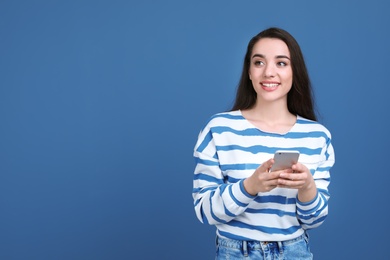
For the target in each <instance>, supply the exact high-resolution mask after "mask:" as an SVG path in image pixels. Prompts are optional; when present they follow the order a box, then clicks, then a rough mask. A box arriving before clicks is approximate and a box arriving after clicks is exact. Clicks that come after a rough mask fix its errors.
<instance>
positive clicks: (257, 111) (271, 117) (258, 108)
mask: <svg viewBox="0 0 390 260" xmlns="http://www.w3.org/2000/svg"><path fill="white" fill-rule="evenodd" d="M241 112H242V115H243V116H244V117H245V118H246V119H247V120H248V121H249V122H251V123H252V124H253V125H255V126H256V127H257V128H259V129H261V130H263V131H266V132H274V133H286V132H288V131H289V130H290V129H291V128H292V127H293V126H294V124H295V123H296V120H297V117H296V116H295V115H293V114H291V113H290V111H288V109H287V105H280V104H277V103H276V102H273V103H268V104H259V102H258V103H256V105H255V106H254V107H253V108H251V109H248V110H243V111H241Z"/></svg>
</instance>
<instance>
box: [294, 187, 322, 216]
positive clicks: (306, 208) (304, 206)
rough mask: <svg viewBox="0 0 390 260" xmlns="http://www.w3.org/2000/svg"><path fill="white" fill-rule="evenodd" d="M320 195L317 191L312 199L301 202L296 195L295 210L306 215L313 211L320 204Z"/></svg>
mask: <svg viewBox="0 0 390 260" xmlns="http://www.w3.org/2000/svg"><path fill="white" fill-rule="evenodd" d="M320 204H321V203H320V196H319V194H318V192H317V194H316V196H315V198H314V199H312V200H311V201H308V202H301V201H299V200H298V197H297V210H298V211H299V212H300V214H303V215H307V214H310V213H313V212H315V211H316V210H317V209H318V207H319V206H320Z"/></svg>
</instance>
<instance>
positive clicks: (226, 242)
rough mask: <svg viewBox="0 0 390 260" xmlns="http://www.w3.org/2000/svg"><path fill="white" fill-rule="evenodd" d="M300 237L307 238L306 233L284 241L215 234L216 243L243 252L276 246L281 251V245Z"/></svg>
mask: <svg viewBox="0 0 390 260" xmlns="http://www.w3.org/2000/svg"><path fill="white" fill-rule="evenodd" d="M302 239H306V240H307V239H308V235H307V233H306V232H305V233H303V234H302V235H300V236H299V237H296V238H293V239H290V240H286V241H245V240H234V239H226V238H221V237H219V236H217V241H216V242H217V244H218V245H220V246H225V247H230V248H237V249H242V250H243V252H244V254H245V253H247V252H248V250H264V249H265V247H269V248H272V247H277V248H278V249H279V251H283V246H287V245H288V244H292V243H295V242H297V241H299V240H302Z"/></svg>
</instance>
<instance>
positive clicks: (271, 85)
mask: <svg viewBox="0 0 390 260" xmlns="http://www.w3.org/2000/svg"><path fill="white" fill-rule="evenodd" d="M262 85H263V86H264V87H267V88H274V87H277V86H278V85H279V84H276V83H273V84H265V83H263V84H262Z"/></svg>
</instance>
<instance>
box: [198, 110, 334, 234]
mask: <svg viewBox="0 0 390 260" xmlns="http://www.w3.org/2000/svg"><path fill="white" fill-rule="evenodd" d="M277 150H298V151H299V152H300V157H299V162H300V163H302V164H304V165H305V166H306V167H307V168H308V169H309V170H310V172H311V174H312V175H313V177H314V181H315V183H316V186H317V195H316V197H315V198H314V199H313V200H312V201H310V202H305V203H303V202H300V201H299V200H298V198H297V195H298V190H297V189H287V188H275V189H273V190H272V191H270V192H263V193H258V194H257V195H256V196H252V195H250V194H249V193H247V192H246V191H245V189H244V186H243V181H244V179H245V178H248V177H249V176H251V175H252V174H253V172H254V171H255V170H256V168H258V167H259V166H260V165H261V163H262V162H265V161H267V160H268V159H270V158H272V157H273V155H274V153H275V151H277ZM194 158H195V162H196V166H195V171H194V179H193V199H194V207H195V212H196V216H197V218H198V219H199V221H201V222H202V223H205V224H210V225H215V226H216V228H217V235H219V236H221V237H224V238H230V239H236V240H257V241H284V240H289V239H293V238H296V237H298V236H300V235H301V234H303V233H304V231H305V230H307V229H311V228H315V227H317V226H319V225H321V224H322V223H323V221H324V220H325V218H326V216H327V214H328V199H329V192H328V185H329V183H330V174H329V170H330V168H331V167H332V166H333V164H334V160H335V157H334V151H333V147H332V144H331V134H330V132H329V131H328V130H327V129H326V128H325V127H324V126H323V125H321V124H319V123H317V122H315V121H311V120H308V119H305V118H303V117H300V116H298V117H297V121H296V123H295V125H294V126H293V127H292V128H291V129H290V131H289V132H287V133H285V134H275V133H268V132H264V131H261V130H260V129H258V128H256V127H255V126H254V125H252V124H251V123H250V122H249V121H247V120H246V119H245V118H244V117H243V116H242V114H241V111H240V110H237V111H231V112H224V113H219V114H216V115H214V116H213V117H211V118H210V120H209V121H208V123H207V124H206V126H205V127H204V128H203V129H202V131H201V132H200V134H199V137H198V141H197V143H196V145H195V148H194Z"/></svg>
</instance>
